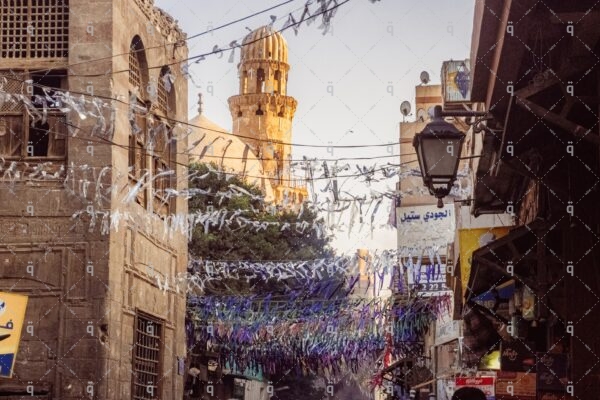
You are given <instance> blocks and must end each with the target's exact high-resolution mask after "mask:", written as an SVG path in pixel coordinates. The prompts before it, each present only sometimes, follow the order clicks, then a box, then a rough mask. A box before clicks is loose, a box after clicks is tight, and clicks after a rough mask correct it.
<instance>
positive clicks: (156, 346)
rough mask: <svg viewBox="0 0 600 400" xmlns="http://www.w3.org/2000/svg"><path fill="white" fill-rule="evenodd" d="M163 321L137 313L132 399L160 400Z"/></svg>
mask: <svg viewBox="0 0 600 400" xmlns="http://www.w3.org/2000/svg"><path fill="white" fill-rule="evenodd" d="M162 334H163V324H162V321H161V320H159V319H157V318H154V317H152V316H149V315H147V314H144V313H141V312H139V311H138V312H137V314H136V318H135V333H134V335H135V338H134V339H135V342H134V349H133V362H132V364H133V378H132V380H133V382H132V395H133V396H132V397H133V399H136V400H144V399H154V400H157V399H160V389H161V385H160V382H161V378H162V363H161V359H162V353H163V340H162Z"/></svg>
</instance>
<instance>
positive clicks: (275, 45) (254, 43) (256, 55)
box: [241, 25, 288, 64]
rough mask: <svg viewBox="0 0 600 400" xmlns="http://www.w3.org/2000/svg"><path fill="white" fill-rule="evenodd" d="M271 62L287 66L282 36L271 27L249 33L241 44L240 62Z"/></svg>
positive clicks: (285, 44) (285, 48)
mask: <svg viewBox="0 0 600 400" xmlns="http://www.w3.org/2000/svg"><path fill="white" fill-rule="evenodd" d="M249 60H273V61H279V62H282V63H286V64H287V60H288V49H287V42H286V41H285V39H284V37H283V35H282V34H281V33H279V32H277V31H276V30H275V29H273V27H271V26H268V25H267V26H262V27H260V28H258V29H255V30H254V31H252V32H250V33H249V34H248V35H247V36H246V37H245V38H244V41H243V42H242V56H241V61H242V62H244V61H249Z"/></svg>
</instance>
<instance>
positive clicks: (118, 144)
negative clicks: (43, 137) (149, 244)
mask: <svg viewBox="0 0 600 400" xmlns="http://www.w3.org/2000/svg"><path fill="white" fill-rule="evenodd" d="M65 125H69V126H71V127H75V128H79V127H77V126H75V125H72V124H69V123H65ZM48 133H53V134H59V135H63V134H62V133H61V132H57V131H52V130H48ZM66 136H67V137H69V138H73V139H79V140H83V141H86V142H90V141H93V140H91V138H89V137H79V136H75V137H72V136H68V135H66ZM99 138H100V140H103V141H104V142H105V143H103V144H109V145H113V146H116V147H120V148H122V149H125V150H127V151H129V150H130V149H131V148H132V147H130V146H128V145H122V144H120V143H115V142H114V141H112V140H108V139H106V138H103V137H99ZM95 142H96V143H98V141H95ZM7 161H11V160H7ZM19 161H21V162H25V160H19ZM307 161H309V160H307ZM416 161H417V160H412V161H407V162H403V163H400V164H388V166H387V167H380V168H374V169H370V170H368V171H365V172H362V173H358V174H346V175H336V176H330V177H318V178H306V177H298V178H296V179H287V178H277V177H268V176H254V175H246V174H243V173H235V172H226V171H215V172H216V173H223V174H227V175H235V176H239V177H241V178H244V179H245V178H255V179H269V180H270V179H273V180H276V181H278V182H297V181H298V180H303V181H306V182H311V181H316V180H331V179H337V178H352V177H359V176H365V175H371V174H373V173H375V172H381V171H386V170H387V169H388V168H394V167H400V166H402V165H406V164H410V163H413V162H416ZM171 162H172V163H173V164H175V165H179V166H183V167H186V168H189V165H188V164H184V163H182V162H178V161H173V160H172V161H171Z"/></svg>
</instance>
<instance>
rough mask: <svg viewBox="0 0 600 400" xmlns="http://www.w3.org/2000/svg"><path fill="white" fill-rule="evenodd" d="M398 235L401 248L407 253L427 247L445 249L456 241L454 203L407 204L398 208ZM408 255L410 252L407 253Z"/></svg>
mask: <svg viewBox="0 0 600 400" xmlns="http://www.w3.org/2000/svg"><path fill="white" fill-rule="evenodd" d="M398 219H399V221H398V235H399V237H400V241H399V243H398V244H399V245H400V249H413V250H414V251H410V250H406V253H413V254H412V255H413V256H414V255H416V254H415V252H420V251H423V249H424V248H426V247H432V246H437V247H439V248H440V250H443V251H445V249H446V246H447V244H448V243H451V242H452V241H454V227H455V216H454V205H453V204H445V205H444V208H442V209H440V208H437V207H436V206H435V205H431V206H407V207H400V208H399V209H398ZM406 255H408V254H406Z"/></svg>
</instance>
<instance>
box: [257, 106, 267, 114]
mask: <svg viewBox="0 0 600 400" xmlns="http://www.w3.org/2000/svg"><path fill="white" fill-rule="evenodd" d="M264 114H265V113H264V111H263V110H262V109H261V108H260V106H258V110H256V115H264Z"/></svg>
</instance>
